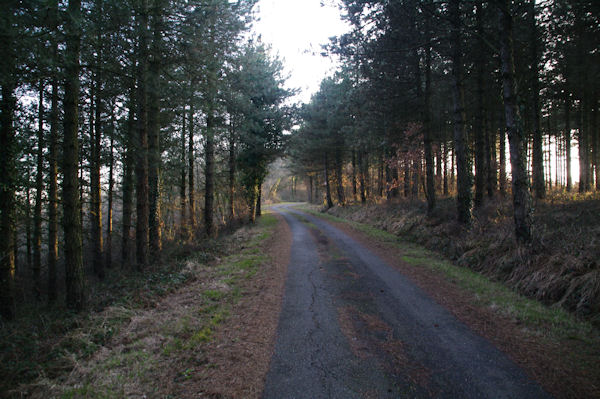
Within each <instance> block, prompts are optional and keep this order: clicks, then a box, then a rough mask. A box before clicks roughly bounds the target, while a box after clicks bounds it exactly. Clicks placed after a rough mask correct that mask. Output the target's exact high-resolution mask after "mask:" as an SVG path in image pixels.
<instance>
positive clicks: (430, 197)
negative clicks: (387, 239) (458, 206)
mask: <svg viewBox="0 0 600 399" xmlns="http://www.w3.org/2000/svg"><path fill="white" fill-rule="evenodd" d="M426 31H427V33H426V34H427V42H428V43H427V44H426V47H425V97H424V108H425V109H424V110H423V122H424V123H423V125H424V126H423V130H424V131H423V146H424V152H425V176H426V180H427V187H426V197H427V213H428V214H431V213H432V212H433V210H434V209H435V204H436V198H435V175H434V160H433V148H432V146H433V138H432V132H431V45H430V44H429V30H428V29H427V30H426Z"/></svg>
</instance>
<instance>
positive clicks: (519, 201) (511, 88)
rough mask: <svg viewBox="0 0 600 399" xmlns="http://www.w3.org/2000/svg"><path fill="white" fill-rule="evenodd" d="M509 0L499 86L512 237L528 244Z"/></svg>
mask: <svg viewBox="0 0 600 399" xmlns="http://www.w3.org/2000/svg"><path fill="white" fill-rule="evenodd" d="M510 5H511V3H510V0H499V1H498V10H499V19H500V30H499V36H500V45H501V46H500V57H501V61H502V86H503V94H504V112H505V115H506V129H507V130H508V139H509V144H510V164H511V174H512V190H513V207H514V219H515V234H516V237H517V240H518V241H519V242H530V241H531V223H532V209H531V194H530V193H529V181H528V178H527V165H526V162H527V159H526V151H525V147H524V145H525V133H524V131H523V128H522V126H521V117H520V115H519V110H518V107H517V88H516V84H515V64H514V58H513V51H514V50H513V18H512V13H511V10H510Z"/></svg>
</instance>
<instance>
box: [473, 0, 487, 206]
mask: <svg viewBox="0 0 600 399" xmlns="http://www.w3.org/2000/svg"><path fill="white" fill-rule="evenodd" d="M475 10H476V20H477V36H478V37H477V67H476V73H477V78H476V79H477V110H476V113H475V126H474V130H475V200H474V204H475V207H476V208H478V207H480V206H481V205H482V204H483V193H484V191H485V181H486V178H487V170H486V167H485V166H486V165H485V136H486V132H485V126H484V122H483V119H484V112H485V107H484V97H483V93H484V81H483V80H484V76H485V70H484V69H485V61H486V60H485V55H484V54H485V52H484V51H485V44H484V43H483V37H484V36H483V35H484V31H483V15H482V14H483V5H482V3H481V1H477V2H476V3H475Z"/></svg>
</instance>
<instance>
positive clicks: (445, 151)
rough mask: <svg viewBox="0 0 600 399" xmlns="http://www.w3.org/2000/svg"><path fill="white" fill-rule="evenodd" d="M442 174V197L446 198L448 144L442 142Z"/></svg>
mask: <svg viewBox="0 0 600 399" xmlns="http://www.w3.org/2000/svg"><path fill="white" fill-rule="evenodd" d="M442 169H443V170H442V173H443V174H444V181H443V186H444V187H443V193H444V196H448V193H449V190H448V143H447V142H444V146H443V147H442Z"/></svg>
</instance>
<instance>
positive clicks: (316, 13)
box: [254, 0, 348, 102]
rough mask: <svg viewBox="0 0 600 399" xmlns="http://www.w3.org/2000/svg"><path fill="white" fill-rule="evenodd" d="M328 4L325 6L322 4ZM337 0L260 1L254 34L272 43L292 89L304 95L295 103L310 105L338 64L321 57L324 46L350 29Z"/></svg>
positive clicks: (298, 97)
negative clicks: (341, 15) (312, 98)
mask: <svg viewBox="0 0 600 399" xmlns="http://www.w3.org/2000/svg"><path fill="white" fill-rule="evenodd" d="M322 2H323V3H326V4H325V5H324V6H321V3H322ZM332 3H333V1H322V0H259V2H258V5H257V11H258V17H259V18H260V20H259V21H257V22H256V23H255V26H254V32H255V33H256V34H257V35H261V36H262V41H263V42H264V43H268V44H271V45H272V47H273V51H274V53H275V54H278V55H279V57H280V58H282V59H283V62H284V65H285V72H286V73H287V74H289V79H288V82H287V84H288V87H290V88H298V89H300V90H301V92H300V93H299V94H298V96H296V97H295V98H294V100H295V101H302V102H308V101H309V100H310V96H311V95H312V94H313V93H315V92H316V91H317V90H318V89H319V84H320V83H321V80H322V79H323V78H324V77H325V76H327V75H329V74H330V73H331V72H332V71H333V70H334V68H335V62H334V61H332V60H331V59H329V58H326V57H323V56H321V54H320V53H321V44H326V43H328V42H329V37H331V36H337V35H340V34H342V33H344V32H346V31H347V30H348V27H347V25H346V24H345V23H344V22H342V20H341V19H340V11H339V10H338V8H337V7H336V6H335V5H334V4H332Z"/></svg>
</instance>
